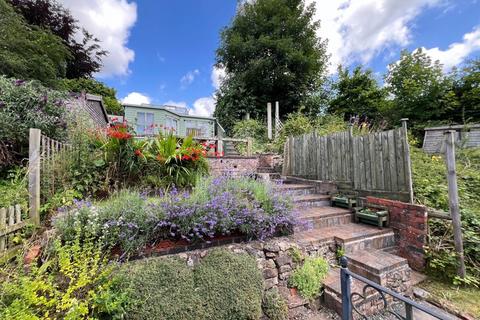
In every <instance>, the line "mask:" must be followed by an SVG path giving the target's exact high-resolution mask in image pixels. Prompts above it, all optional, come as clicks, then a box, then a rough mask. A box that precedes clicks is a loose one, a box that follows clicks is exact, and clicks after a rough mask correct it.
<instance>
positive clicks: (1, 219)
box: [0, 204, 28, 256]
mask: <svg viewBox="0 0 480 320" xmlns="http://www.w3.org/2000/svg"><path fill="white" fill-rule="evenodd" d="M27 222H28V220H22V209H21V207H20V205H18V204H17V205H15V206H10V207H8V208H0V256H4V255H6V254H8V252H11V251H12V250H14V249H15V248H16V247H17V245H18V244H17V243H15V242H14V241H13V238H14V237H15V233H17V232H19V231H20V230H21V229H22V228H23V227H24V226H25V225H26V223H27Z"/></svg>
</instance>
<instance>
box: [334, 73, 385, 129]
mask: <svg viewBox="0 0 480 320" xmlns="http://www.w3.org/2000/svg"><path fill="white" fill-rule="evenodd" d="M333 87H334V90H335V91H336V95H335V98H334V99H333V100H331V101H330V106H329V109H328V111H329V112H331V113H336V114H339V115H345V117H347V119H348V118H349V117H351V116H360V117H367V118H368V119H376V120H380V117H381V114H382V112H383V111H385V110H386V109H387V105H388V101H387V94H388V93H387V91H386V90H385V89H384V88H381V87H380V86H379V85H378V82H377V81H376V80H375V78H374V77H373V73H372V71H371V70H366V71H363V70H362V67H356V68H355V69H354V70H353V72H352V74H350V72H349V70H348V69H347V68H345V69H344V68H342V66H340V67H339V68H338V80H337V82H336V83H335V84H334V85H333Z"/></svg>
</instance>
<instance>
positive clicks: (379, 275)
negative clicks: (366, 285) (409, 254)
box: [345, 249, 410, 289]
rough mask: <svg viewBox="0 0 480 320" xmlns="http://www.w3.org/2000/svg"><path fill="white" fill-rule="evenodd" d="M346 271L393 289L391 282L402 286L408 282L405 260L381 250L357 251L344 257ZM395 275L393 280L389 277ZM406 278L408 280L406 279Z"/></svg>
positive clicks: (408, 275) (408, 274)
mask: <svg viewBox="0 0 480 320" xmlns="http://www.w3.org/2000/svg"><path fill="white" fill-rule="evenodd" d="M345 256H346V257H347V259H348V269H349V270H350V271H352V272H354V273H356V274H358V275H361V276H363V277H365V278H367V279H369V280H372V281H374V282H376V283H378V284H381V285H382V286H388V287H390V288H391V289H395V288H396V285H395V284H393V282H395V281H397V282H398V285H404V284H405V283H407V282H408V281H410V268H409V267H408V262H407V259H405V258H402V257H399V256H395V255H393V254H390V253H388V252H385V251H382V250H371V249H370V250H358V251H355V252H354V253H347V254H346V255H345ZM389 275H395V277H396V278H395V279H392V278H391V277H389ZM407 278H408V279H407Z"/></svg>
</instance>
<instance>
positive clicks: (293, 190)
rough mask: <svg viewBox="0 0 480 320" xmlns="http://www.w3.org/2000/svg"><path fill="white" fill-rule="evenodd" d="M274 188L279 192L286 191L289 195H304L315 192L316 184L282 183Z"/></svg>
mask: <svg viewBox="0 0 480 320" xmlns="http://www.w3.org/2000/svg"><path fill="white" fill-rule="evenodd" d="M274 189H275V190H276V191H277V192H279V193H286V194H288V195H289V196H293V197H295V196H302V195H309V194H314V193H315V191H316V189H315V186H314V185H311V184H294V183H289V184H280V185H277V186H275V187H274Z"/></svg>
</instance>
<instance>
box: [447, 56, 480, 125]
mask: <svg viewBox="0 0 480 320" xmlns="http://www.w3.org/2000/svg"><path fill="white" fill-rule="evenodd" d="M455 93H456V95H457V97H458V99H459V102H460V105H459V108H458V110H455V111H454V112H452V115H451V116H452V119H453V120H454V121H455V122H460V123H467V122H478V121H480V57H479V58H476V59H474V60H471V61H470V62H469V63H467V65H466V66H465V67H464V68H463V69H462V70H461V71H460V76H459V79H458V81H456V84H455Z"/></svg>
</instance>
